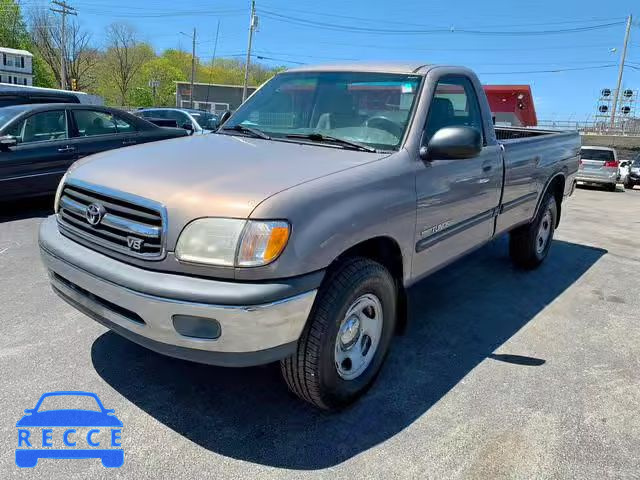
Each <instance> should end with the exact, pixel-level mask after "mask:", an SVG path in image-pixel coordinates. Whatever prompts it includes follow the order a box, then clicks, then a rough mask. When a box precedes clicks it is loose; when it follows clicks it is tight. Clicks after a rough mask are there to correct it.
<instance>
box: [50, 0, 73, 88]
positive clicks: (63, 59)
mask: <svg viewBox="0 0 640 480" xmlns="http://www.w3.org/2000/svg"><path fill="white" fill-rule="evenodd" d="M51 3H53V4H54V5H56V6H58V7H60V8H50V10H51V11H52V12H54V13H59V14H60V15H61V17H62V27H61V29H60V88H61V89H62V90H66V88H67V52H66V51H65V50H66V46H67V35H66V20H67V15H78V13H77V12H76V9H75V8H73V7H72V6H71V5H69V4H67V2H65V1H60V0H52V1H51Z"/></svg>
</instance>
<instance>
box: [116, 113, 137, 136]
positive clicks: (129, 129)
mask: <svg viewBox="0 0 640 480" xmlns="http://www.w3.org/2000/svg"><path fill="white" fill-rule="evenodd" d="M114 118H115V121H116V130H117V131H118V133H133V132H136V131H137V129H136V127H135V126H134V125H132V124H131V123H129V122H127V121H125V120H123V119H122V118H120V117H114Z"/></svg>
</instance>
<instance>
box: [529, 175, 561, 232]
mask: <svg viewBox="0 0 640 480" xmlns="http://www.w3.org/2000/svg"><path fill="white" fill-rule="evenodd" d="M566 182H567V175H566V172H565V171H561V172H557V173H556V174H554V175H552V176H551V177H550V178H549V179H548V180H547V183H546V185H545V187H544V189H543V190H542V195H540V198H538V205H537V206H536V211H535V214H534V216H533V218H536V217H537V216H538V212H539V211H540V207H541V206H542V201H543V200H544V197H545V196H546V195H547V193H548V192H552V193H553V196H554V198H555V200H556V207H557V209H558V216H557V218H556V228H557V227H558V225H560V217H561V214H562V200H563V199H564V191H565V187H566Z"/></svg>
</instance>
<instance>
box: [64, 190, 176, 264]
mask: <svg viewBox="0 0 640 480" xmlns="http://www.w3.org/2000/svg"><path fill="white" fill-rule="evenodd" d="M163 212H164V210H163V209H162V207H161V206H160V205H157V204H155V202H151V201H149V200H145V199H139V198H137V197H133V196H131V195H127V194H124V193H121V192H114V191H110V190H106V189H103V188H101V187H94V186H88V185H78V184H75V183H72V184H69V183H68V184H66V185H65V186H64V187H63V189H62V194H61V195H60V204H59V210H58V225H59V226H60V231H61V232H62V233H63V234H64V235H66V236H67V237H70V238H72V239H73V240H76V241H78V242H79V243H82V244H85V245H87V244H89V245H88V246H91V247H94V246H97V247H98V249H100V248H99V247H103V248H106V249H109V250H113V251H116V252H120V253H123V254H126V255H130V256H134V257H141V258H146V259H160V258H161V257H162V256H163V255H164V230H163V229H164V214H163Z"/></svg>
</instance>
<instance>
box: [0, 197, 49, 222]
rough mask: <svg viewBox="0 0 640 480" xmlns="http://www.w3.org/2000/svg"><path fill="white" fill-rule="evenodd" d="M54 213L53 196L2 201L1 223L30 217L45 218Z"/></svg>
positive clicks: (0, 209) (0, 205) (0, 203)
mask: <svg viewBox="0 0 640 480" xmlns="http://www.w3.org/2000/svg"><path fill="white" fill-rule="evenodd" d="M52 213H53V197H52V196H51V195H49V196H43V197H36V198H27V199H22V200H18V201H16V202H0V223H4V222H12V221H16V220H26V219H28V218H45V217H47V216H49V215H51V214H52Z"/></svg>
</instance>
